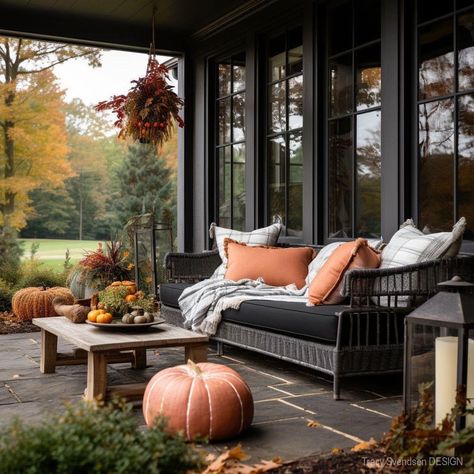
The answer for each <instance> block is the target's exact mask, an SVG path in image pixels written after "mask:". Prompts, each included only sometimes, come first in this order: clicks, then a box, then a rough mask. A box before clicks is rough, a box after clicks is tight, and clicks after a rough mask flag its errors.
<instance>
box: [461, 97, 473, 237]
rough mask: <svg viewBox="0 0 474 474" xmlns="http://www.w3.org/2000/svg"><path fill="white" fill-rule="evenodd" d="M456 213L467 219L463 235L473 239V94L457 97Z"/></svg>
mask: <svg viewBox="0 0 474 474" xmlns="http://www.w3.org/2000/svg"><path fill="white" fill-rule="evenodd" d="M458 110H459V112H458V113H459V135H458V166H459V170H458V215H459V217H461V216H464V217H465V218H466V220H467V226H468V227H467V229H466V233H465V234H464V237H465V238H466V239H474V95H465V96H462V97H460V98H459V109H458Z"/></svg>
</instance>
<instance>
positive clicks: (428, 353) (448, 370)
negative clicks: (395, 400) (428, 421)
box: [403, 277, 474, 430]
mask: <svg viewBox="0 0 474 474" xmlns="http://www.w3.org/2000/svg"><path fill="white" fill-rule="evenodd" d="M438 288H439V292H438V293H437V294H436V295H434V296H433V297H432V298H430V299H429V300H428V301H427V302H426V303H424V304H423V305H421V306H420V307H418V308H417V309H416V310H415V311H413V312H412V313H410V314H409V315H408V316H407V317H406V320H405V324H406V331H405V335H406V337H405V367H404V389H403V395H404V405H405V410H406V412H407V413H410V411H411V410H412V408H413V406H414V405H415V404H416V402H417V395H418V387H419V384H420V383H429V384H432V385H431V390H433V395H434V402H435V403H434V407H435V408H434V411H435V413H433V415H434V417H433V418H434V421H435V423H436V424H438V423H440V422H441V421H442V420H443V419H444V418H445V417H446V415H447V414H448V413H450V412H451V410H452V408H453V407H454V406H455V404H456V393H459V392H460V391H461V394H465V395H467V398H468V399H472V400H473V401H474V284H472V283H468V282H466V281H463V280H462V279H461V278H460V277H454V278H453V279H452V280H450V281H447V282H443V283H439V285H438ZM460 399H461V400H462V399H463V397H460ZM471 406H472V405H471ZM462 408H463V412H464V408H465V407H462ZM466 423H467V424H469V425H474V416H472V415H468V416H467V417H466V416H464V415H463V416H459V417H458V418H457V419H456V429H457V430H460V429H462V428H464V427H465V426H466Z"/></svg>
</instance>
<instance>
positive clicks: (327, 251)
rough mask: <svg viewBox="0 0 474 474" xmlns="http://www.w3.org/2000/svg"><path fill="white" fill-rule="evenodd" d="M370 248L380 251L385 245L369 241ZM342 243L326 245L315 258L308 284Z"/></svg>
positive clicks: (381, 242)
mask: <svg viewBox="0 0 474 474" xmlns="http://www.w3.org/2000/svg"><path fill="white" fill-rule="evenodd" d="M368 242H369V245H370V247H372V248H373V249H374V250H379V248H380V247H381V246H382V244H383V239H368ZM343 243H344V241H342V242H332V243H330V244H327V245H325V246H324V247H323V248H322V249H321V250H320V251H319V252H318V253H317V254H316V257H314V259H313V261H312V262H311V263H310V264H309V265H308V275H307V276H306V284H307V285H310V284H311V282H312V281H313V280H314V277H315V276H316V275H317V274H318V272H319V270H321V267H322V266H323V265H324V264H325V263H326V260H327V259H328V258H329V257H330V256H331V254H332V253H333V252H334V250H336V249H337V248H338V247H339V245H341V244H343Z"/></svg>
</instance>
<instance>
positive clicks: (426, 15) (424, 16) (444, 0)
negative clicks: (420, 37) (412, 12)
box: [418, 0, 454, 23]
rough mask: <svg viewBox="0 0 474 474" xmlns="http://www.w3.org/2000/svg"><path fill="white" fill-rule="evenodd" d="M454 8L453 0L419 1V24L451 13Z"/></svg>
mask: <svg viewBox="0 0 474 474" xmlns="http://www.w3.org/2000/svg"><path fill="white" fill-rule="evenodd" d="M453 8H454V7H453V0H441V1H433V0H418V23H423V22H424V21H428V20H433V19H434V18H438V17H439V16H442V15H446V14H448V13H451V12H452V11H453Z"/></svg>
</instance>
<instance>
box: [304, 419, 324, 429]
mask: <svg viewBox="0 0 474 474" xmlns="http://www.w3.org/2000/svg"><path fill="white" fill-rule="evenodd" d="M306 426H308V427H309V428H318V427H320V426H321V423H318V422H317V421H314V420H308V423H306Z"/></svg>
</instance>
